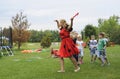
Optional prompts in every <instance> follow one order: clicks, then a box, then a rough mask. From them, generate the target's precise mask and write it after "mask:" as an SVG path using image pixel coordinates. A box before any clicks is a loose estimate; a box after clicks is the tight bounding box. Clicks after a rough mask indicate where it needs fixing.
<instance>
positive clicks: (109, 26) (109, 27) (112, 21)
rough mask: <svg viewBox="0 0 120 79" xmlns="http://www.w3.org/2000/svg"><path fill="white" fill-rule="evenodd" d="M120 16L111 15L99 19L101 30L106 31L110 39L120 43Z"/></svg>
mask: <svg viewBox="0 0 120 79" xmlns="http://www.w3.org/2000/svg"><path fill="white" fill-rule="evenodd" d="M119 20H120V18H119V17H118V16H115V15H113V16H111V17H110V18H109V19H99V20H98V23H99V24H98V26H99V32H105V33H106V34H107V35H108V37H109V38H110V41H112V42H115V43H117V44H120V32H119V30H120V23H119Z"/></svg>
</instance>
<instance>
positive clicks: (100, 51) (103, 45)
mask: <svg viewBox="0 0 120 79" xmlns="http://www.w3.org/2000/svg"><path fill="white" fill-rule="evenodd" d="M105 49H106V41H105V40H104V33H102V32H101V33H100V34H99V40H98V45H97V53H96V55H97V57H98V59H99V60H100V61H101V63H102V64H101V66H104V64H105V62H104V58H103V53H104V50H105Z"/></svg>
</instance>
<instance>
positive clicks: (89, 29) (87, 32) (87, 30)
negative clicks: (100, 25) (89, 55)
mask: <svg viewBox="0 0 120 79" xmlns="http://www.w3.org/2000/svg"><path fill="white" fill-rule="evenodd" d="M84 31H85V37H86V38H88V37H89V38H90V36H91V35H96V28H95V27H94V26H93V25H90V24H88V25H86V26H85V29H84Z"/></svg>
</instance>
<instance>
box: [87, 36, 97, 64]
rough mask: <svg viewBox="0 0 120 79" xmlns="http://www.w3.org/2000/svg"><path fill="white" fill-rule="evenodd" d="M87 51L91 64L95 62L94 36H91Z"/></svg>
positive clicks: (95, 44) (95, 47)
mask: <svg viewBox="0 0 120 79" xmlns="http://www.w3.org/2000/svg"><path fill="white" fill-rule="evenodd" d="M89 49H90V55H91V63H93V62H94V61H95V60H96V55H95V52H96V50H97V40H95V36H94V35H91V40H90V41H89Z"/></svg>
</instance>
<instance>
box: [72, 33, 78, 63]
mask: <svg viewBox="0 0 120 79" xmlns="http://www.w3.org/2000/svg"><path fill="white" fill-rule="evenodd" d="M77 36H78V33H77V32H75V31H73V32H71V33H70V38H72V40H73V42H74V44H76V41H77ZM73 57H74V58H75V59H76V61H77V62H78V55H76V54H75V55H73ZM78 65H79V64H78Z"/></svg>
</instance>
